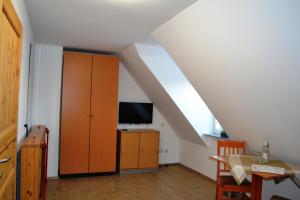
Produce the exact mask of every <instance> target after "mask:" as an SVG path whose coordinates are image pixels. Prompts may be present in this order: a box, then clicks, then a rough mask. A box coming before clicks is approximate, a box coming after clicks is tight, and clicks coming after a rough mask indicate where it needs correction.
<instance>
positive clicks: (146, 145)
mask: <svg viewBox="0 0 300 200" xmlns="http://www.w3.org/2000/svg"><path fill="white" fill-rule="evenodd" d="M158 151H159V133H158V132H144V133H141V134H140V168H141V169H145V168H157V167H158V153H159V152H158Z"/></svg>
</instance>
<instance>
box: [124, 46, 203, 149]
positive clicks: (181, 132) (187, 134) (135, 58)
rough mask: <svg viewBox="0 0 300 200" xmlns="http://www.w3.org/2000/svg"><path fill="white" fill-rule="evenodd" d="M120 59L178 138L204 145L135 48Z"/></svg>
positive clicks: (130, 49) (125, 51)
mask: <svg viewBox="0 0 300 200" xmlns="http://www.w3.org/2000/svg"><path fill="white" fill-rule="evenodd" d="M121 58H122V62H123V63H124V66H125V67H126V69H127V70H128V72H129V73H130V74H131V76H132V77H133V78H134V80H135V81H136V82H137V83H138V85H139V86H140V87H141V88H142V89H143V91H144V92H145V94H147V96H148V97H149V99H150V100H151V101H152V102H153V103H154V104H155V106H156V107H157V108H158V109H159V111H160V112H161V114H162V115H163V116H164V117H165V118H166V120H167V121H168V123H169V124H170V125H171V126H172V128H173V129H174V130H175V132H176V133H177V134H178V136H179V137H180V138H181V139H185V140H188V141H190V142H193V143H196V144H204V143H203V141H202V140H201V138H200V137H199V135H198V133H197V132H196V130H195V129H194V128H193V127H192V125H191V124H190V123H189V121H188V120H187V118H186V117H185V116H184V114H183V113H182V112H181V110H180V109H179V107H178V106H177V105H176V104H175V102H174V101H173V100H172V98H171V97H170V96H169V94H168V93H167V91H166V90H165V89H164V87H163V86H162V85H161V84H160V82H159V81H158V80H157V78H156V77H155V75H154V74H153V73H152V72H151V71H150V69H149V68H148V66H147V65H146V64H145V63H144V62H143V60H142V59H141V58H140V56H139V53H138V50H137V47H136V46H135V45H131V46H130V47H128V48H127V49H125V50H124V51H122V53H121Z"/></svg>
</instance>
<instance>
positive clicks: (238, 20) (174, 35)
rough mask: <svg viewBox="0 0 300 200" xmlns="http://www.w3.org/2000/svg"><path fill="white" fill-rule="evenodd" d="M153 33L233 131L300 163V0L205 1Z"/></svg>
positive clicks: (254, 146)
mask: <svg viewBox="0 0 300 200" xmlns="http://www.w3.org/2000/svg"><path fill="white" fill-rule="evenodd" d="M152 35H153V36H154V37H155V38H156V39H157V40H158V41H159V42H160V43H161V44H162V45H163V46H164V48H165V49H166V50H167V51H168V52H169V53H170V55H171V56H172V58H173V59H174V60H175V62H176V63H177V64H178V66H180V68H181V69H182V71H183V72H184V74H185V75H186V76H187V77H188V79H189V80H190V81H191V82H192V84H193V85H194V87H195V89H196V90H197V91H198V93H199V94H200V96H201V97H202V98H203V100H204V101H205V102H206V104H207V105H208V107H209V108H210V110H211V111H212V112H213V113H214V115H215V116H216V117H217V119H218V120H219V122H220V123H221V124H222V125H223V127H224V128H225V130H226V131H227V132H229V133H230V135H231V136H233V137H234V138H237V139H242V140H246V141H247V143H248V145H249V146H250V148H251V149H257V150H260V149H261V145H262V143H263V140H264V137H265V136H268V138H269V140H270V144H271V156H272V157H273V158H281V159H284V160H287V161H290V162H295V163H298V164H299V163H300V157H299V152H300V145H299V141H300V45H299V44H300V37H299V35H300V1H297V0H291V1H280V0H265V1H261V0H251V1H250V0H248V1H239V0H232V1H225V0H221V1H220V0H200V1H198V2H196V3H195V4H193V5H192V6H190V7H189V8H187V9H186V10H184V11H183V12H182V13H180V14H178V15H177V16H176V17H174V18H173V19H171V20H170V21H168V22H167V23H165V24H164V25H162V26H161V27H159V28H158V29H157V30H155V31H154V32H153V33H152Z"/></svg>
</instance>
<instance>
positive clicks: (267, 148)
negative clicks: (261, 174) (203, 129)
mask: <svg viewBox="0 0 300 200" xmlns="http://www.w3.org/2000/svg"><path fill="white" fill-rule="evenodd" d="M261 156H262V160H263V162H264V163H266V162H268V161H269V159H270V144H269V141H268V138H267V137H266V138H265V142H264V145H263V147H262V152H261Z"/></svg>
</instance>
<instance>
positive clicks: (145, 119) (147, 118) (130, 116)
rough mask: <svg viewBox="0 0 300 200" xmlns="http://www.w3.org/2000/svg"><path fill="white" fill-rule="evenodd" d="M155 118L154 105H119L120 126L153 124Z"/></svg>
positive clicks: (123, 103)
mask: <svg viewBox="0 0 300 200" xmlns="http://www.w3.org/2000/svg"><path fill="white" fill-rule="evenodd" d="M152 116H153V104H152V103H133V102H120V103H119V123H120V124H151V123H152Z"/></svg>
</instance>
